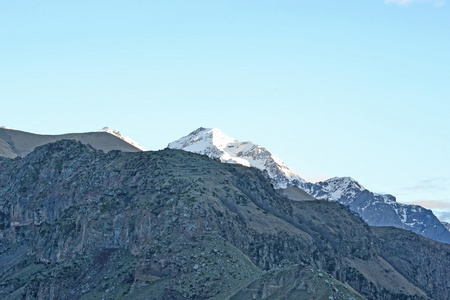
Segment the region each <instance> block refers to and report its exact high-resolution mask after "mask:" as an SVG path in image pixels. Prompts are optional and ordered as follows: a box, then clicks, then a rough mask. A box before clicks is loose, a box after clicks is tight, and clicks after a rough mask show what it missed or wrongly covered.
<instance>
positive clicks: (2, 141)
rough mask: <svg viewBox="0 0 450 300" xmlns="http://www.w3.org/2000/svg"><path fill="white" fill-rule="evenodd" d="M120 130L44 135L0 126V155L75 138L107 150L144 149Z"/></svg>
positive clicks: (19, 153)
mask: <svg viewBox="0 0 450 300" xmlns="http://www.w3.org/2000/svg"><path fill="white" fill-rule="evenodd" d="M119 135H120V132H118V131H116V133H113V132H111V133H110V132H106V131H104V132H86V133H66V134H59V135H42V134H35V133H30V132H25V131H20V130H14V129H10V128H7V127H2V128H0V156H3V157H8V158H15V157H17V156H19V157H23V156H26V155H27V154H29V153H31V152H32V151H33V150H34V149H35V148H36V147H38V146H42V145H45V144H48V143H52V142H56V141H58V140H62V139H73V140H77V141H80V142H82V143H83V144H86V145H91V146H92V147H94V148H95V149H98V150H102V151H105V152H108V151H111V150H120V151H125V152H137V151H142V150H141V149H140V148H138V147H136V146H135V145H133V144H131V143H129V142H127V141H126V140H125V138H124V137H123V136H122V135H120V136H119Z"/></svg>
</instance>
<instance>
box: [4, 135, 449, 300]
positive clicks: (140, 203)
mask: <svg viewBox="0 0 450 300" xmlns="http://www.w3.org/2000/svg"><path fill="white" fill-rule="evenodd" d="M0 243H1V247H0V249H1V250H0V266H1V267H0V282H1V285H0V298H1V299H102V298H104V299H260V298H265V297H272V298H275V299H363V298H366V299H448V298H449V297H450V287H449V286H448V282H450V256H449V253H450V245H446V244H442V243H438V242H435V241H432V240H429V239H427V238H424V237H421V236H419V235H416V234H414V233H411V232H408V231H405V230H400V229H394V228H386V227H383V228H370V227H369V226H367V224H366V223H365V222H364V221H363V220H361V219H360V218H359V217H358V216H356V215H355V214H354V213H352V212H351V211H349V210H348V209H347V208H346V207H344V206H343V205H341V204H339V203H337V202H328V201H316V200H314V201H292V200H289V199H287V198H283V197H282V196H280V195H279V194H278V193H277V192H276V191H275V190H274V189H273V187H272V184H271V183H270V182H269V181H268V180H267V179H266V177H265V175H264V174H263V173H262V172H261V171H259V170H257V169H255V168H246V167H243V166H241V165H238V164H222V163H220V162H218V161H215V160H211V159H209V158H208V157H206V156H204V155H198V154H193V153H189V152H186V151H179V150H170V149H166V150H163V151H158V152H137V153H124V152H119V151H111V152H109V153H103V152H101V151H97V150H95V149H93V148H90V147H87V146H85V145H83V144H81V143H79V142H76V141H69V140H62V141H58V142H56V143H53V144H47V145H45V146H40V147H37V148H36V149H35V150H34V151H33V152H31V153H30V154H29V155H27V156H26V157H24V158H17V159H7V158H0Z"/></svg>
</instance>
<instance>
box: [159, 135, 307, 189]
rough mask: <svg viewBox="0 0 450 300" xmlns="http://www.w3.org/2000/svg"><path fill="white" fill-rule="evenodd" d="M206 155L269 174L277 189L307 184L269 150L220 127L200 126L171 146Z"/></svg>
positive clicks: (170, 145)
mask: <svg viewBox="0 0 450 300" xmlns="http://www.w3.org/2000/svg"><path fill="white" fill-rule="evenodd" d="M167 147H168V148H170V149H181V150H185V151H189V152H194V153H199V154H204V155H207V156H209V157H211V158H216V159H219V160H220V161H221V162H224V163H235V164H240V165H244V166H247V167H254V168H258V169H260V170H265V171H267V174H268V176H269V178H270V179H271V181H272V184H273V185H274V186H275V188H285V187H287V186H292V185H297V184H300V183H305V180H304V179H302V178H301V177H300V176H299V175H298V174H296V173H295V172H294V171H292V170H291V169H289V168H288V167H287V166H286V165H285V164H284V163H283V162H282V161H281V159H279V158H278V157H276V156H275V155H273V154H272V153H270V152H269V151H268V150H267V149H266V148H264V147H261V146H259V145H256V144H254V143H253V142H250V141H249V142H240V141H238V140H236V139H233V138H231V137H228V136H226V135H225V134H223V133H222V132H221V131H220V130H219V129H217V128H204V127H200V128H198V129H197V130H195V131H193V132H191V133H190V134H188V135H187V136H184V137H182V138H180V139H178V140H176V141H174V142H172V143H170V144H169V145H168V146H167Z"/></svg>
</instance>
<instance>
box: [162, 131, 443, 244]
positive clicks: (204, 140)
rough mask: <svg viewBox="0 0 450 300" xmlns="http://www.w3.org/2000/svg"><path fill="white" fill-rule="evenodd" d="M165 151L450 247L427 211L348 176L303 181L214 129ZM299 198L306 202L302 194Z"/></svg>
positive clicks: (268, 155) (252, 146) (272, 158)
mask: <svg viewBox="0 0 450 300" xmlns="http://www.w3.org/2000/svg"><path fill="white" fill-rule="evenodd" d="M168 148H171V149H181V150H185V151H189V152H194V153H199V154H204V155H207V156H209V157H211V158H215V159H219V160H220V161H221V162H224V163H234V164H241V165H244V166H247V167H255V168H257V169H260V170H262V171H264V172H267V173H266V174H267V177H269V179H270V181H271V183H272V185H273V186H274V188H275V189H278V190H279V192H280V193H281V194H282V195H284V196H286V197H288V198H290V199H293V200H295V199H296V198H298V197H293V198H292V197H289V196H287V195H291V194H292V192H293V191H291V190H290V191H287V190H282V189H286V188H288V187H292V188H293V187H298V188H300V189H301V190H302V191H304V192H306V193H307V194H309V195H310V196H312V197H310V198H311V199H313V198H315V199H319V200H326V201H336V202H339V203H341V204H344V205H346V206H349V207H350V209H351V210H352V211H353V212H355V213H357V214H359V216H360V217H361V218H362V219H363V220H364V221H365V222H367V223H368V224H369V225H371V226H394V227H397V228H402V229H407V230H410V231H412V232H415V233H418V234H420V235H423V236H426V237H428V238H431V239H433V240H436V241H439V242H444V243H449V244H450V231H449V230H448V228H446V226H445V224H442V223H441V222H440V221H439V220H438V219H437V218H436V216H435V215H434V214H433V212H432V211H431V210H429V209H426V208H423V207H421V206H418V205H409V204H402V203H399V202H397V201H396V199H395V197H394V196H392V195H388V194H386V195H382V194H376V193H373V192H371V191H369V190H367V189H365V188H364V187H363V186H362V185H361V184H360V183H359V182H358V181H356V180H355V179H353V178H351V177H334V178H330V179H327V180H325V181H321V182H317V183H310V182H306V181H305V180H304V179H302V178H301V177H300V176H299V175H297V174H296V173H295V172H294V171H292V170H291V169H289V167H288V166H286V165H285V164H284V163H283V162H282V161H281V159H279V158H278V157H276V156H275V155H273V154H272V153H270V152H269V150H267V149H266V148H264V147H261V146H259V145H256V144H254V143H252V142H240V141H238V140H236V139H233V138H231V137H228V136H226V135H224V134H223V133H222V132H221V131H220V130H219V129H217V128H203V127H200V128H199V129H197V130H195V131H193V132H191V133H190V134H189V135H187V136H184V137H182V138H180V139H178V140H176V141H175V142H172V143H170V144H169V145H168ZM296 194H298V191H297V192H296ZM300 198H302V199H308V197H305V195H302V196H301V197H300Z"/></svg>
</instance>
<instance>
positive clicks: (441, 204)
mask: <svg viewBox="0 0 450 300" xmlns="http://www.w3.org/2000/svg"><path fill="white" fill-rule="evenodd" d="M408 204H415V205H420V206H423V207H426V208H429V209H450V199H445V200H418V201H414V202H409V203H408Z"/></svg>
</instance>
